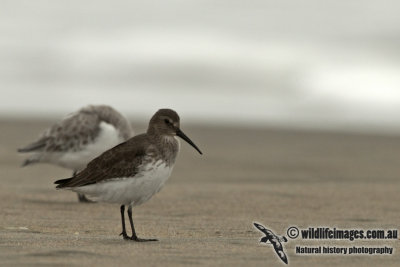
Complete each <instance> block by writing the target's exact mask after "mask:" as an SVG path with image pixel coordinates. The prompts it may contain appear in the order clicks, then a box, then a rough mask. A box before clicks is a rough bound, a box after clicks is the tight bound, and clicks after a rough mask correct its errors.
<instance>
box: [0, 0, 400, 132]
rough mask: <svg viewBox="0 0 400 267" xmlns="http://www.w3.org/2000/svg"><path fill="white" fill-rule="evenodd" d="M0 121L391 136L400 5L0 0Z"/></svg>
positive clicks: (399, 66) (399, 96) (397, 100)
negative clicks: (80, 120) (81, 120)
mask: <svg viewBox="0 0 400 267" xmlns="http://www.w3.org/2000/svg"><path fill="white" fill-rule="evenodd" d="M1 3H2V12H1V15H0V33H1V35H2V36H3V38H1V39H0V93H1V95H2V97H1V98H0V117H2V118H21V117H27V118H61V117H63V116H64V115H66V114H68V113H71V112H74V111H76V110H78V109H79V108H81V107H82V106H85V105H87V104H108V105H111V106H113V107H114V108H116V109H117V110H119V111H120V112H121V113H123V114H125V115H127V116H129V117H131V118H136V117H140V120H146V119H148V118H149V116H151V115H152V114H153V113H154V112H155V111H156V110H157V109H159V108H164V107H169V108H173V109H175V110H176V111H177V112H178V113H179V114H180V115H181V118H182V120H184V121H186V122H193V123H195V122H202V123H204V122H209V123H212V124H219V123H221V124H234V125H238V126H241V125H247V126H260V125H261V126H266V127H271V126H283V127H293V128H306V129H327V130H332V129H333V130H342V131H361V132H363V131H365V132H378V133H379V132H382V133H385V132H391V133H400V116H398V114H400V50H399V47H400V17H399V16H398V12H397V10H399V8H400V2H398V1H385V3H383V2H379V1H361V0H352V1H346V2H339V1H324V2H321V1H317V0H307V1H306V0H302V1H296V2H291V1H279V2H276V1H261V0H257V1H246V2H244V1H243V2H242V1H226V0H225V1H218V2H215V1H201V2H200V1H177V0H169V1H162V2H158V3H151V2H138V1H105V0H101V1H87V0H84V1H79V2H78V1H68V2H59V1H57V2H55V1H1Z"/></svg>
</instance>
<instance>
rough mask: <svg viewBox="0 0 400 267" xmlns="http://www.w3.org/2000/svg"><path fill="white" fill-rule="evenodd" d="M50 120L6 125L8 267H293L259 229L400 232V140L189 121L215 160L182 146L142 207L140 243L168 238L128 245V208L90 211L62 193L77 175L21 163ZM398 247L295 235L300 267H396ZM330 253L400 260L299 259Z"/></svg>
mask: <svg viewBox="0 0 400 267" xmlns="http://www.w3.org/2000/svg"><path fill="white" fill-rule="evenodd" d="M50 123H51V122H50V121H12V120H2V121H0V129H1V130H0V164H1V166H0V179H1V186H0V265H3V266H11V265H12V266H22V265H24V266H26V265H28V266H33V265H40V266H43V265H52V266H54V265H56V264H57V265H59V266H65V265H69V266H70V265H77V266H78V265H79V266H82V265H85V266H93V265H96V266H110V265H114V266H116V265H120V266H125V265H133V264H136V265H140V266H149V265H153V266H154V265H163V266H169V265H170V266H176V265H213V266H215V265H224V266H229V265H230V266H232V265H233V266H241V265H242V266H243V265H246V266H265V265H273V266H279V265H280V266H283V265H284V264H283V263H282V262H281V261H280V260H279V259H278V257H276V254H275V252H274V250H273V249H272V246H271V245H260V244H259V242H258V241H259V238H260V236H261V233H260V232H257V231H256V230H255V229H254V228H253V227H252V222H253V221H258V222H260V223H262V224H264V225H265V226H266V227H268V228H270V229H272V230H273V231H274V232H275V233H276V234H279V235H283V234H284V235H286V230H287V229H288V227H290V226H292V225H295V226H298V227H299V228H308V227H309V226H315V227H317V226H330V227H337V228H344V229H397V228H399V227H398V225H399V222H400V206H399V205H398V203H400V194H399V189H400V183H399V180H400V178H399V176H400V137H390V136H377V135H357V134H340V133H323V132H306V131H290V130H276V129H265V130H261V129H241V128H229V127H225V128H224V127H221V128H217V127H207V126H195V125H184V126H186V127H183V129H184V130H185V132H186V133H187V135H188V136H190V137H191V138H192V139H193V140H194V141H195V143H196V144H197V145H198V146H199V147H200V148H201V149H202V150H203V152H204V155H203V156H200V155H199V154H198V153H197V152H196V151H195V150H193V149H192V148H191V147H189V146H188V145H186V144H184V143H182V151H181V153H180V155H179V157H178V159H177V164H176V166H175V169H174V171H173V173H172V176H171V177H170V179H169V181H168V182H167V184H166V186H165V187H164V188H163V190H162V191H161V192H160V193H158V194H157V195H155V196H154V197H153V198H152V199H151V200H150V201H149V202H147V203H145V204H144V205H142V206H139V207H136V208H134V210H133V217H134V222H135V226H136V228H137V233H138V235H139V236H140V237H148V238H158V239H159V242H155V243H134V242H128V241H124V240H122V239H121V237H120V236H118V234H119V233H120V232H121V226H120V214H119V207H118V206H117V205H110V204H99V203H97V204H79V203H78V202H77V197H76V195H75V193H71V192H68V191H57V190H55V189H54V185H53V182H54V180H56V179H60V178H66V177H69V176H70V174H71V172H70V171H69V170H65V169H62V168H59V167H55V166H50V165H44V164H43V165H35V166H31V167H26V168H20V167H19V165H20V163H21V162H22V160H23V158H24V157H23V156H21V155H18V154H17V153H16V148H17V147H20V146H23V145H26V144H27V143H29V142H30V141H32V140H33V139H34V138H36V136H37V135H38V134H39V133H40V132H41V130H43V129H44V128H46V127H47V126H48V125H50ZM136 125H137V124H136ZM144 129H145V128H144V125H143V124H139V127H137V126H136V127H135V130H137V132H143V131H144ZM398 241H399V240H397V241H390V240H383V241H382V240H381V241H378V240H362V241H354V242H350V241H326V240H325V241H306V240H301V239H289V242H287V243H285V244H284V249H285V251H286V254H287V255H288V258H289V263H290V264H292V265H293V266H311V265H316V266H321V265H322V264H323V265H325V266H344V265H346V266H377V265H380V266H390V265H393V266H394V265H398V263H399V260H400V254H399V251H398V250H399V248H400V246H399V242H398ZM320 245H321V246H328V245H329V246H333V245H337V246H341V247H350V246H362V245H364V246H369V247H377V246H388V247H394V248H395V252H394V255H392V256H388V255H385V256H367V255H358V256H349V255H345V256H343V255H342V256H332V255H331V256H329V255H322V256H321V255H319V256H315V255H314V256H304V255H297V254H296V253H295V247H296V246H320ZM396 250H397V251H396Z"/></svg>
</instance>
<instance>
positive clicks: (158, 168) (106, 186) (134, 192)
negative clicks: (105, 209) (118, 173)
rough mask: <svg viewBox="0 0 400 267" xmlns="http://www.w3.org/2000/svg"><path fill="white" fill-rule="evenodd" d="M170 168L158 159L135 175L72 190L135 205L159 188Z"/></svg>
mask: <svg viewBox="0 0 400 267" xmlns="http://www.w3.org/2000/svg"><path fill="white" fill-rule="evenodd" d="M172 168H173V166H167V165H166V164H165V163H164V162H162V161H161V160H159V161H156V162H152V163H150V164H147V165H145V166H143V168H142V170H141V171H140V172H139V173H138V174H136V175H135V177H121V178H114V179H110V180H106V181H104V182H100V183H97V184H93V185H87V186H82V187H77V188H73V190H74V191H76V192H79V193H83V194H88V195H89V196H93V197H95V198H96V200H98V201H103V202H108V203H118V204H123V205H133V206H136V205H140V204H142V203H144V202H146V201H147V200H149V199H150V198H151V197H152V196H153V195H154V194H155V193H157V192H158V191H160V190H161V188H162V187H163V186H164V184H165V182H166V181H167V179H168V178H169V176H170V175H171V172H172Z"/></svg>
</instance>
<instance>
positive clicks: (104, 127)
mask: <svg viewBox="0 0 400 267" xmlns="http://www.w3.org/2000/svg"><path fill="white" fill-rule="evenodd" d="M132 136H133V131H132V128H131V126H130V123H129V122H128V120H127V119H126V118H125V117H124V116H122V115H121V114H120V113H119V112H118V111H116V110H115V109H113V108H112V107H110V106H105V105H96V106H95V105H91V106H87V107H84V108H82V109H80V110H79V111H77V112H75V113H72V114H71V115H69V116H67V117H66V118H65V119H63V120H62V121H60V122H58V123H56V124H54V125H53V126H51V127H50V128H49V129H47V130H46V131H44V132H43V133H42V134H41V136H40V137H39V139H38V140H36V141H35V142H33V143H31V144H30V145H28V146H26V147H24V148H20V149H18V152H21V153H25V152H31V153H32V155H30V156H29V157H28V158H27V159H26V160H25V161H24V163H23V164H22V166H26V165H30V164H34V163H39V162H42V163H51V164H55V165H58V166H62V167H65V168H68V169H71V170H73V171H74V174H73V175H75V174H76V173H77V172H78V171H80V170H83V169H84V168H85V167H86V164H87V163H89V162H90V161H91V160H92V159H94V158H95V157H97V156H99V155H100V154H101V153H102V152H104V151H106V150H107V149H110V148H112V147H114V146H116V145H118V144H120V143H122V142H124V141H126V140H128V139H129V138H130V137H132ZM78 198H79V201H81V202H88V201H89V200H88V199H87V198H86V197H85V195H83V194H78Z"/></svg>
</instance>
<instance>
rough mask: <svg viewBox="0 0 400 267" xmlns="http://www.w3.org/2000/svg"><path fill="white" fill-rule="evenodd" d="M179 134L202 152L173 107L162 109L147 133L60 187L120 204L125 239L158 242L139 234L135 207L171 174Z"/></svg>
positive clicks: (159, 187) (63, 181) (105, 154)
mask: <svg viewBox="0 0 400 267" xmlns="http://www.w3.org/2000/svg"><path fill="white" fill-rule="evenodd" d="M176 136H179V137H181V138H182V139H183V140H185V141H186V142H188V143H189V144H190V145H191V146H193V147H194V148H195V149H196V150H197V151H198V152H199V153H200V154H202V153H201V151H200V150H199V148H198V147H197V146H196V145H195V144H194V143H193V142H192V141H191V140H190V139H189V138H188V137H187V136H186V135H185V134H184V133H183V132H182V131H181V130H180V122H179V116H178V114H177V113H176V112H175V111H173V110H171V109H160V110H159V111H157V112H156V113H155V114H154V115H153V117H152V118H151V120H150V123H149V126H148V129H147V132H146V133H144V134H140V135H137V136H135V137H133V138H131V139H129V140H128V141H126V142H124V143H122V144H120V145H118V146H116V147H114V148H112V149H110V150H108V151H106V152H104V153H103V154H101V155H100V156H99V157H97V158H95V159H94V160H92V161H91V162H90V163H89V164H88V165H87V167H86V169H84V170H82V171H81V172H79V173H78V174H77V175H76V176H74V177H72V178H68V179H62V180H58V181H56V182H55V183H56V184H58V185H57V188H64V189H70V190H73V191H76V192H78V193H82V194H87V195H89V196H93V197H95V198H96V199H97V200H98V201H103V202H108V203H117V204H120V205H121V207H120V212H121V221H122V233H121V235H122V236H123V238H124V239H126V240H133V241H156V240H157V239H141V238H138V237H137V235H136V232H135V228H134V225H133V220H132V207H133V206H136V205H140V204H142V203H144V202H146V201H147V200H149V199H150V198H151V197H152V196H153V195H154V194H155V193H157V192H159V191H160V190H161V188H162V187H163V186H164V183H165V182H166V181H167V179H168V177H169V176H170V175H171V171H172V169H173V167H174V164H175V159H176V156H177V154H178V152H179V140H178V138H177V137H176ZM125 206H128V216H129V222H130V225H131V229H132V236H128V234H127V232H126V229H125V217H124V213H125Z"/></svg>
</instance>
